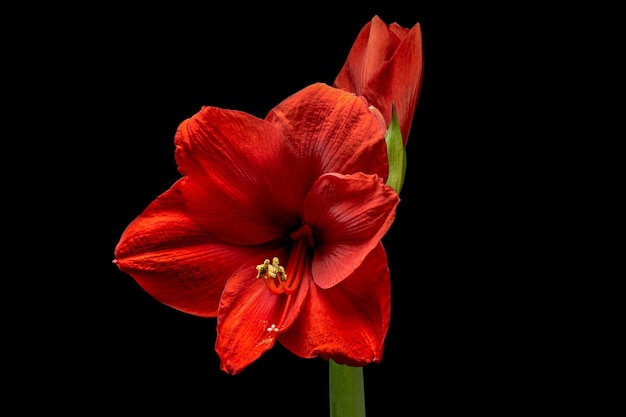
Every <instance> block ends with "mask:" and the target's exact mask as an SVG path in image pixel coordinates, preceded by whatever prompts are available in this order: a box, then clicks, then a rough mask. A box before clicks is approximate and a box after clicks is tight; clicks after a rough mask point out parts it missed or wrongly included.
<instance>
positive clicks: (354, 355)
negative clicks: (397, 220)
mask: <svg viewBox="0 0 626 417" xmlns="http://www.w3.org/2000/svg"><path fill="white" fill-rule="evenodd" d="M390 312H391V284H390V281H389V269H388V268H387V256H386V254H385V250H384V249H383V246H382V244H380V243H379V244H378V245H377V246H376V248H375V249H374V250H372V251H371V252H370V254H369V255H368V256H367V257H366V258H365V259H364V260H363V262H362V263H361V265H360V266H359V267H358V269H356V270H355V271H354V273H353V274H352V275H350V276H349V277H348V278H346V279H345V280H343V281H342V282H341V283H340V284H338V285H336V286H334V287H333V288H330V289H327V290H324V289H320V288H318V287H316V286H315V285H312V286H311V289H310V291H309V297H308V298H307V300H306V302H305V303H304V305H303V306H302V309H301V311H300V315H299V316H298V319H297V320H296V322H295V323H294V324H293V325H292V326H291V327H290V328H289V330H288V331H286V332H285V333H284V334H282V335H280V338H279V341H280V343H281V344H282V345H284V346H285V347H286V348H287V349H289V350H290V351H291V352H293V353H294V354H296V355H298V356H300V357H303V358H313V357H315V356H317V355H320V356H321V357H323V358H324V359H333V360H334V361H335V362H337V363H341V364H346V365H350V366H364V365H366V364H368V363H371V362H380V361H381V360H382V356H383V348H384V340H385V337H386V334H387V330H388V328H389V316H390Z"/></svg>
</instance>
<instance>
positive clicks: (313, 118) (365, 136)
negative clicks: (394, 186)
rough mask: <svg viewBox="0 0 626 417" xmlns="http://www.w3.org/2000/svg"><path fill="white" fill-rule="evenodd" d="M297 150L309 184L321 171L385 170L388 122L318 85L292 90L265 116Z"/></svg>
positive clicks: (361, 104) (352, 98)
mask: <svg viewBox="0 0 626 417" xmlns="http://www.w3.org/2000/svg"><path fill="white" fill-rule="evenodd" d="M266 120H268V121H269V122H270V123H272V124H273V125H274V126H276V127H277V128H278V129H280V130H281V131H282V132H283V134H284V135H285V137H286V138H287V140H289V141H290V142H291V144H292V145H293V147H294V148H295V150H296V154H297V156H298V159H297V160H295V161H290V162H289V163H293V164H298V165H301V166H302V167H303V171H304V172H306V173H307V175H308V176H307V178H306V180H307V185H308V186H310V185H311V184H312V183H313V181H314V180H315V179H316V178H317V177H319V176H320V175H321V174H324V173H327V172H340V173H343V174H352V173H354V172H365V173H368V174H376V175H378V176H380V177H382V178H386V177H387V174H388V170H389V168H388V162H387V148H386V145H385V140H384V136H385V131H386V126H381V124H380V122H379V120H378V119H377V117H376V116H375V115H374V114H372V112H370V110H369V109H368V105H367V104H366V103H365V102H364V100H362V99H360V98H358V97H357V96H355V95H354V94H352V93H348V92H346V91H343V90H339V89H336V88H333V87H330V86H328V85H326V84H322V83H317V84H313V85H311V86H308V87H306V88H304V89H302V90H301V91H299V92H297V93H295V94H293V95H292V96H290V97H288V98H287V99H285V100H284V101H282V102H281V103H280V104H279V105H278V106H276V107H275V108H274V109H273V110H272V111H271V112H270V113H269V114H268V115H267V117H266Z"/></svg>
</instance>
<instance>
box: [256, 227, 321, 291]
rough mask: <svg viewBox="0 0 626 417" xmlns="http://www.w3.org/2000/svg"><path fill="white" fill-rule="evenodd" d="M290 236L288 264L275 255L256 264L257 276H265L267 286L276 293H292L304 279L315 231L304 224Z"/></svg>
mask: <svg viewBox="0 0 626 417" xmlns="http://www.w3.org/2000/svg"><path fill="white" fill-rule="evenodd" d="M289 237H290V238H291V239H292V241H293V246H292V247H291V251H290V253H289V258H288V259H287V264H286V265H287V266H286V267H283V266H282V265H280V260H279V259H278V258H277V257H274V258H273V259H272V261H271V262H270V260H269V259H266V260H265V261H263V263H262V264H260V265H257V266H256V270H257V275H256V277H257V278H263V280H264V281H265V285H266V286H267V288H268V289H269V290H270V291H271V292H272V293H274V294H287V295H290V294H292V293H293V292H294V291H295V290H296V289H297V288H298V285H299V284H300V282H301V281H302V275H303V274H304V268H305V267H306V260H307V250H308V248H309V247H312V246H313V233H312V231H311V228H310V227H309V226H307V225H303V226H302V227H300V228H299V229H298V230H296V231H295V232H293V233H291V234H290V235H289Z"/></svg>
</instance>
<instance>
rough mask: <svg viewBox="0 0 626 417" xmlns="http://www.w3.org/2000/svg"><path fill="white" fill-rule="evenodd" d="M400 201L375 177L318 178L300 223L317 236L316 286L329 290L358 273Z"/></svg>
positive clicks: (360, 174) (306, 202)
mask: <svg viewBox="0 0 626 417" xmlns="http://www.w3.org/2000/svg"><path fill="white" fill-rule="evenodd" d="M399 202H400V199H399V198H398V194H397V193H396V192H395V191H394V190H393V189H392V188H391V187H389V186H388V185H385V184H383V183H382V181H381V179H380V178H378V177H376V176H372V175H365V174H362V173H359V174H354V175H346V176H344V175H340V174H327V175H324V176H322V177H320V179H319V180H318V182H317V183H316V184H315V186H314V187H313V189H312V190H311V192H310V193H309V195H308V196H307V198H306V200H305V206H304V221H305V222H306V224H308V225H309V226H310V227H311V229H313V230H314V233H315V255H314V257H313V264H312V267H311V270H312V274H313V279H314V281H315V283H316V284H317V285H319V286H320V287H322V288H330V287H332V286H334V285H336V284H337V283H339V282H340V281H342V280H343V279H345V278H346V277H347V276H348V275H350V274H351V273H352V272H353V271H354V270H355V269H356V268H358V266H359V265H360V264H361V262H362V261H363V259H365V257H366V256H367V254H368V253H369V252H370V251H371V250H372V249H373V248H374V247H375V246H376V245H377V244H378V243H379V241H380V240H381V239H382V237H383V235H384V234H385V233H386V232H387V230H388V229H389V227H390V226H391V224H392V223H393V220H394V219H395V214H396V206H397V205H398V203H399Z"/></svg>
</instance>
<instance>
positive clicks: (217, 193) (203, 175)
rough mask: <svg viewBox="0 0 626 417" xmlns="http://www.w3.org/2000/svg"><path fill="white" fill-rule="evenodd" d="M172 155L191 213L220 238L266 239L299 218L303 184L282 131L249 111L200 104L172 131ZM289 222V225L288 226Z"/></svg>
mask: <svg viewBox="0 0 626 417" xmlns="http://www.w3.org/2000/svg"><path fill="white" fill-rule="evenodd" d="M175 142H176V160H177V162H178V164H179V167H180V170H181V172H182V173H184V174H186V175H187V176H188V177H189V180H188V181H186V182H185V184H184V187H183V188H182V192H183V195H184V197H185V202H186V204H187V208H188V210H189V212H190V214H191V215H192V216H193V218H194V220H195V221H197V222H198V223H199V224H200V225H201V226H202V227H203V228H205V229H207V230H210V231H211V232H212V233H214V234H215V235H217V236H218V237H220V238H221V239H223V240H225V241H228V242H232V243H236V244H242V245H252V244H259V243H263V242H267V241H269V240H271V239H274V238H276V237H278V236H281V235H285V234H286V233H288V232H287V231H286V230H287V229H286V228H287V226H291V225H293V224H297V223H298V222H299V218H298V213H299V210H300V205H301V204H302V200H303V199H304V194H305V193H306V190H307V188H303V185H302V183H301V181H300V179H301V178H302V177H303V174H302V173H301V171H300V169H301V167H300V166H299V165H298V164H294V163H292V161H293V160H294V159H295V155H294V154H293V149H292V148H291V146H290V145H289V144H288V143H287V142H286V141H285V140H284V138H283V137H282V135H281V133H280V131H279V130H278V129H276V128H275V127H274V126H272V125H271V124H269V123H268V122H266V121H264V120H262V119H258V118H256V117H254V116H252V115H249V114H246V113H243V112H239V111H233V110H224V109H219V108H215V107H203V108H202V110H201V111H200V112H198V113H197V114H196V115H194V116H193V117H192V118H191V119H187V120H186V121H184V122H183V123H181V125H180V126H179V128H178V130H177V132H176V139H175ZM286 225H287V226H286Z"/></svg>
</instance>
